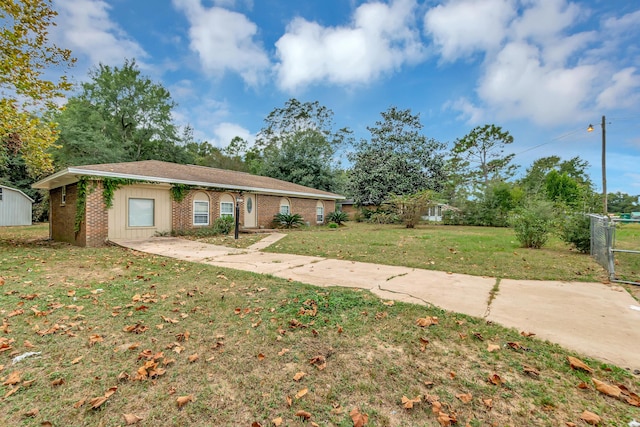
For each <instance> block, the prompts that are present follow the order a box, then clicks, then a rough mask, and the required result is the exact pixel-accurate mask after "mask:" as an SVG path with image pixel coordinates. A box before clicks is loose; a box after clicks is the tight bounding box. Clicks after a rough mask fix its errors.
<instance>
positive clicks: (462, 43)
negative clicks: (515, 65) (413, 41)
mask: <svg viewBox="0 0 640 427" xmlns="http://www.w3.org/2000/svg"><path fill="white" fill-rule="evenodd" d="M515 15H516V10H515V5H514V0H481V1H478V0H452V1H449V2H447V3H446V4H441V5H438V6H436V7H434V8H432V9H430V10H428V11H427V12H426V14H425V17H424V27H425V33H426V34H427V35H430V36H431V37H432V38H433V42H434V44H435V45H436V47H437V49H438V51H439V52H440V55H441V56H442V59H443V60H445V61H455V60H456V59H459V58H464V57H467V56H469V55H472V54H473V53H476V52H478V51H481V52H484V51H492V50H494V49H497V48H498V47H500V44H501V43H502V40H503V39H504V37H505V35H506V34H505V32H506V26H507V24H508V22H509V21H510V20H511V19H512V18H513V17H514V16H515Z"/></svg>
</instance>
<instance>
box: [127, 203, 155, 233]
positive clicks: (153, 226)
mask: <svg viewBox="0 0 640 427" xmlns="http://www.w3.org/2000/svg"><path fill="white" fill-rule="evenodd" d="M131 200H151V201H152V202H153V219H152V225H131ZM155 226H156V200H155V199H149V198H146V197H129V198H128V199H127V228H136V229H139V228H155Z"/></svg>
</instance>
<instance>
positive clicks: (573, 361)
mask: <svg viewBox="0 0 640 427" xmlns="http://www.w3.org/2000/svg"><path fill="white" fill-rule="evenodd" d="M567 360H568V361H569V365H570V366H571V368H573V369H582V370H583V371H586V372H588V373H590V374H592V373H593V369H591V368H590V367H589V366H588V365H587V364H586V363H584V362H583V361H582V360H580V359H577V358H575V357H571V356H568V357H567Z"/></svg>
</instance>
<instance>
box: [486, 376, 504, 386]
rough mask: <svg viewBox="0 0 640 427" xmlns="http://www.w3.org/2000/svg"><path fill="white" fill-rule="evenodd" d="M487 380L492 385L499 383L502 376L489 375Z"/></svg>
mask: <svg viewBox="0 0 640 427" xmlns="http://www.w3.org/2000/svg"><path fill="white" fill-rule="evenodd" d="M489 382H490V383H491V384H493V385H501V384H502V378H500V375H498V374H493V375H489Z"/></svg>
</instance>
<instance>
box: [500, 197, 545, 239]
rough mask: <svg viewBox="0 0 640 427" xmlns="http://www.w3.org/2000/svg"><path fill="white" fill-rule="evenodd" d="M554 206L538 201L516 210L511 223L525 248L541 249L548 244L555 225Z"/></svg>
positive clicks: (510, 219)
mask: <svg viewBox="0 0 640 427" xmlns="http://www.w3.org/2000/svg"><path fill="white" fill-rule="evenodd" d="M553 219H554V212H553V205H551V203H548V202H543V201H536V202H532V203H530V204H528V205H527V206H524V207H521V208H517V209H515V210H514V211H513V212H512V214H511V215H510V217H509V223H510V225H511V227H513V229H514V231H515V232H516V238H517V239H518V241H519V242H520V245H521V246H522V247H523V248H534V249H540V248H541V247H543V246H544V245H545V243H547V239H548V238H549V234H550V233H551V230H552V229H553V225H554V224H553V223H554V220H553Z"/></svg>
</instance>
